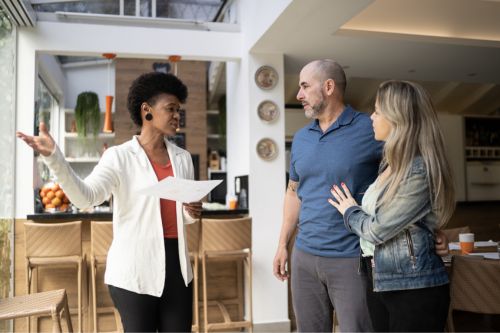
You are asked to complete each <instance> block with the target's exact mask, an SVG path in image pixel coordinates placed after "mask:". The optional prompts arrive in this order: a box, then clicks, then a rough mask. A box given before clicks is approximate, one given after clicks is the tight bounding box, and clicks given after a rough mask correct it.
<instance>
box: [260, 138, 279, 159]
mask: <svg viewBox="0 0 500 333" xmlns="http://www.w3.org/2000/svg"><path fill="white" fill-rule="evenodd" d="M257 155H259V157H260V158H262V159H263V160H266V161H271V160H273V159H275V158H276V156H278V145H276V142H274V141H273V140H272V139H269V138H264V139H261V140H260V141H259V142H258V143H257Z"/></svg>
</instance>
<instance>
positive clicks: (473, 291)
mask: <svg viewBox="0 0 500 333" xmlns="http://www.w3.org/2000/svg"><path fill="white" fill-rule="evenodd" d="M450 296H451V302H450V307H451V309H455V310H462V311H469V312H475V313H485V314H500V261H499V260H488V259H483V258H481V257H479V258H478V257H475V256H459V255H457V256H453V259H452V266H451V284H450Z"/></svg>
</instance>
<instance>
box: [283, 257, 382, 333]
mask: <svg viewBox="0 0 500 333" xmlns="http://www.w3.org/2000/svg"><path fill="white" fill-rule="evenodd" d="M291 266H292V267H291V271H292V276H291V283H292V301H293V310H294V311H295V317H296V319H297V330H298V331H299V332H332V328H333V309H334V308H335V311H336V314H337V319H338V321H339V325H340V331H341V332H372V331H373V328H372V324H371V320H370V315H369V312H368V305H367V302H366V287H367V286H366V280H365V278H364V277H363V276H362V275H361V274H364V273H359V272H358V271H359V269H358V268H359V258H327V257H319V256H315V255H312V254H309V253H306V252H304V251H301V250H299V249H297V248H296V247H294V249H293V253H292V263H291Z"/></svg>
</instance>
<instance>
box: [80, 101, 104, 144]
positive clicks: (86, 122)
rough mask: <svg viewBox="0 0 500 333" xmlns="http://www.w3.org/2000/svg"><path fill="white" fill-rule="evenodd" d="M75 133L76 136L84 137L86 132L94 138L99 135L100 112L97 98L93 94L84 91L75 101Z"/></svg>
mask: <svg viewBox="0 0 500 333" xmlns="http://www.w3.org/2000/svg"><path fill="white" fill-rule="evenodd" d="M75 121H76V131H77V133H78V136H81V137H86V136H87V131H90V132H92V133H93V134H94V136H96V135H97V133H99V129H100V126H101V110H100V109H99V97H98V96H97V94H96V93H95V92H92V91H84V92H82V93H80V94H79V95H78V97H77V99H76V107H75Z"/></svg>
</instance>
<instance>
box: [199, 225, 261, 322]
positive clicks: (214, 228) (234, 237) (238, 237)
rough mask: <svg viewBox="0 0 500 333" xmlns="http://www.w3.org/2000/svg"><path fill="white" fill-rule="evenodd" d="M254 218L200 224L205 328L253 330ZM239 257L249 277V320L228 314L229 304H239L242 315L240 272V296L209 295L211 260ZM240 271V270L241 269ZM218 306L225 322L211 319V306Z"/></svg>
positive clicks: (230, 259)
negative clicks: (209, 267) (213, 298)
mask: <svg viewBox="0 0 500 333" xmlns="http://www.w3.org/2000/svg"><path fill="white" fill-rule="evenodd" d="M251 247H252V219H251V218H250V217H244V218H236V219H203V220H202V226H201V260H202V261H201V265H202V272H203V273H202V274H203V281H202V283H203V315H204V324H205V332H208V331H209V330H217V329H234V328H247V329H248V331H249V332H252V330H253V327H252V251H251ZM212 260H218V261H221V260H222V261H238V262H239V263H241V262H243V263H244V264H245V266H246V268H247V269H246V278H247V281H248V308H247V311H246V312H247V315H248V318H247V320H243V318H242V320H241V321H233V320H231V317H230V316H229V312H228V311H227V308H226V304H227V305H229V304H236V305H238V308H239V310H240V311H239V313H240V315H241V316H242V317H243V310H244V303H245V298H244V281H243V280H242V279H241V275H242V274H238V289H239V292H238V298H236V299H224V300H222V299H220V300H213V301H209V300H208V298H207V265H208V262H209V261H212ZM238 273H239V272H238ZM209 305H210V306H217V307H218V308H219V310H220V311H221V314H222V316H223V318H224V322H218V323H209V322H208V306H209Z"/></svg>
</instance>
